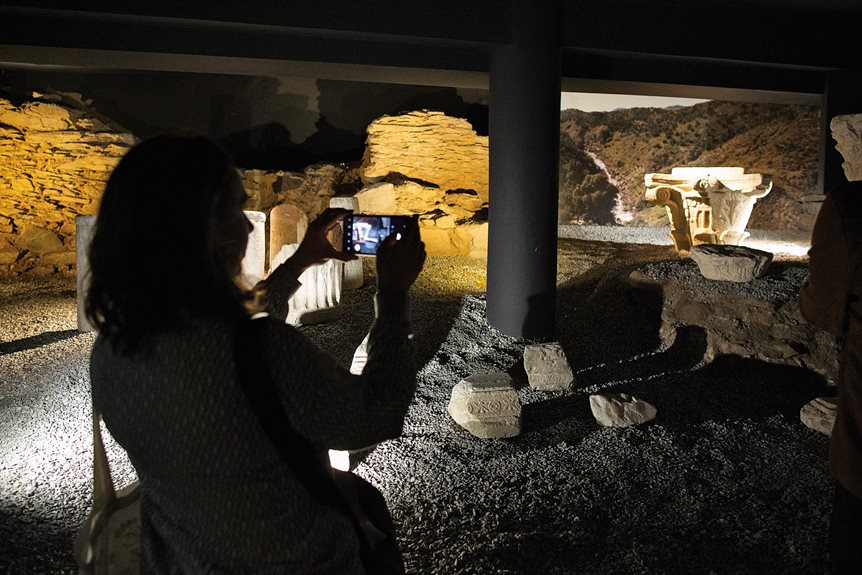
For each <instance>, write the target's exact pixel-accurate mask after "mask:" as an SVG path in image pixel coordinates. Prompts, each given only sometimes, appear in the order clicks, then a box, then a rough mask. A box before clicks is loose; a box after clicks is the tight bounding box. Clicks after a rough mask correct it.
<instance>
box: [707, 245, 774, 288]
mask: <svg viewBox="0 0 862 575" xmlns="http://www.w3.org/2000/svg"><path fill="white" fill-rule="evenodd" d="M691 259H693V260H694V261H695V263H697V267H698V268H699V269H700V273H701V274H702V275H703V277H705V278H706V279H710V280H720V281H731V282H749V281H751V280H753V279H756V278H759V277H760V276H762V275H763V273H764V272H765V271H766V268H767V267H769V264H770V262H771V261H772V254H771V253H770V252H765V251H762V250H755V249H753V248H747V247H744V246H730V245H719V244H701V245H699V246H695V247H694V248H693V249H692V250H691Z"/></svg>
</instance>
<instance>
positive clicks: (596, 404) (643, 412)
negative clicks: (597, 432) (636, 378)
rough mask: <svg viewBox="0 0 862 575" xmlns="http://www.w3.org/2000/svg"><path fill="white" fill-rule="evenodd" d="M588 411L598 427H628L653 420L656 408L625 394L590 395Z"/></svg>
mask: <svg viewBox="0 0 862 575" xmlns="http://www.w3.org/2000/svg"><path fill="white" fill-rule="evenodd" d="M590 410H591V411H592V412H593V417H595V418H596V421H597V422H598V424H599V425H602V426H604V427H628V426H629V425H637V424H639V423H645V422H647V421H650V420H652V419H655V416H656V413H657V410H656V408H655V407H654V406H653V405H651V404H649V403H647V402H646V401H643V400H642V399H638V398H636V397H632V396H631V395H628V394H627V393H612V394H607V395H591V396H590Z"/></svg>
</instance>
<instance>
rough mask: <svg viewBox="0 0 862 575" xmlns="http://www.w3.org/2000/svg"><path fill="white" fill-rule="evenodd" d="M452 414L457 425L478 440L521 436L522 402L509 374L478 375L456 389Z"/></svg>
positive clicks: (451, 402)
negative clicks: (478, 438)
mask: <svg viewBox="0 0 862 575" xmlns="http://www.w3.org/2000/svg"><path fill="white" fill-rule="evenodd" d="M448 411H449V415H451V416H452V419H454V420H455V423H457V424H458V425H460V426H461V427H463V428H464V429H466V430H467V431H469V432H470V433H472V434H473V435H475V436H476V437H480V438H484V439H487V438H504V437H515V436H516V435H519V434H520V433H521V401H520V399H519V398H518V392H517V391H515V389H514V387H513V386H512V378H511V377H509V375H508V374H506V373H502V372H498V373H486V374H475V375H471V376H470V377H467V378H466V379H464V380H462V381H461V382H459V383H458V384H457V385H456V386H455V387H454V388H452V396H451V398H450V400H449V406H448Z"/></svg>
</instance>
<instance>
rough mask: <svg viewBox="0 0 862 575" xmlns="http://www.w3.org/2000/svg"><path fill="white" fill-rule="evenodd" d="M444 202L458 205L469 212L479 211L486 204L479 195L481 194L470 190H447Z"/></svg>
mask: <svg viewBox="0 0 862 575" xmlns="http://www.w3.org/2000/svg"><path fill="white" fill-rule="evenodd" d="M443 203H444V204H446V205H448V206H457V207H459V208H461V209H462V210H465V211H467V212H478V211H479V210H481V209H482V206H484V205H485V201H483V200H482V198H480V197H479V194H477V193H475V192H472V191H469V190H467V191H460V190H459V191H451V192H446V195H445V196H444V197H443Z"/></svg>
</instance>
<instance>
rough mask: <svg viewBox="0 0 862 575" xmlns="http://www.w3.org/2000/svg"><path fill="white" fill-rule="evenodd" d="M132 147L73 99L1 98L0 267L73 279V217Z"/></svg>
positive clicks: (87, 207)
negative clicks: (16, 101) (17, 102)
mask: <svg viewBox="0 0 862 575" xmlns="http://www.w3.org/2000/svg"><path fill="white" fill-rule="evenodd" d="M134 142H135V138H134V136H133V135H132V134H131V133H129V132H127V131H124V130H123V129H122V128H119V127H117V126H112V125H109V123H108V122H106V121H103V120H102V119H100V118H98V117H97V115H96V114H94V113H91V112H90V111H88V109H87V106H86V104H84V103H83V102H81V101H80V100H79V99H76V98H75V97H74V96H72V95H56V96H47V97H43V98H42V99H38V100H33V101H29V102H25V103H23V104H21V105H18V106H16V105H15V104H13V103H11V102H9V101H8V100H3V99H0V270H2V272H3V273H9V274H13V275H18V274H21V273H25V272H30V273H35V274H40V273H43V274H50V273H62V274H73V273H74V264H75V216H77V215H81V214H92V213H95V212H96V210H97V209H98V202H99V198H101V195H102V192H103V190H104V186H105V182H107V180H108V176H109V175H110V173H111V170H113V168H114V166H115V165H116V164H117V162H118V161H119V160H120V158H121V157H122V155H123V154H124V153H125V152H126V150H128V148H129V147H130V146H131V145H132V144H134Z"/></svg>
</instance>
